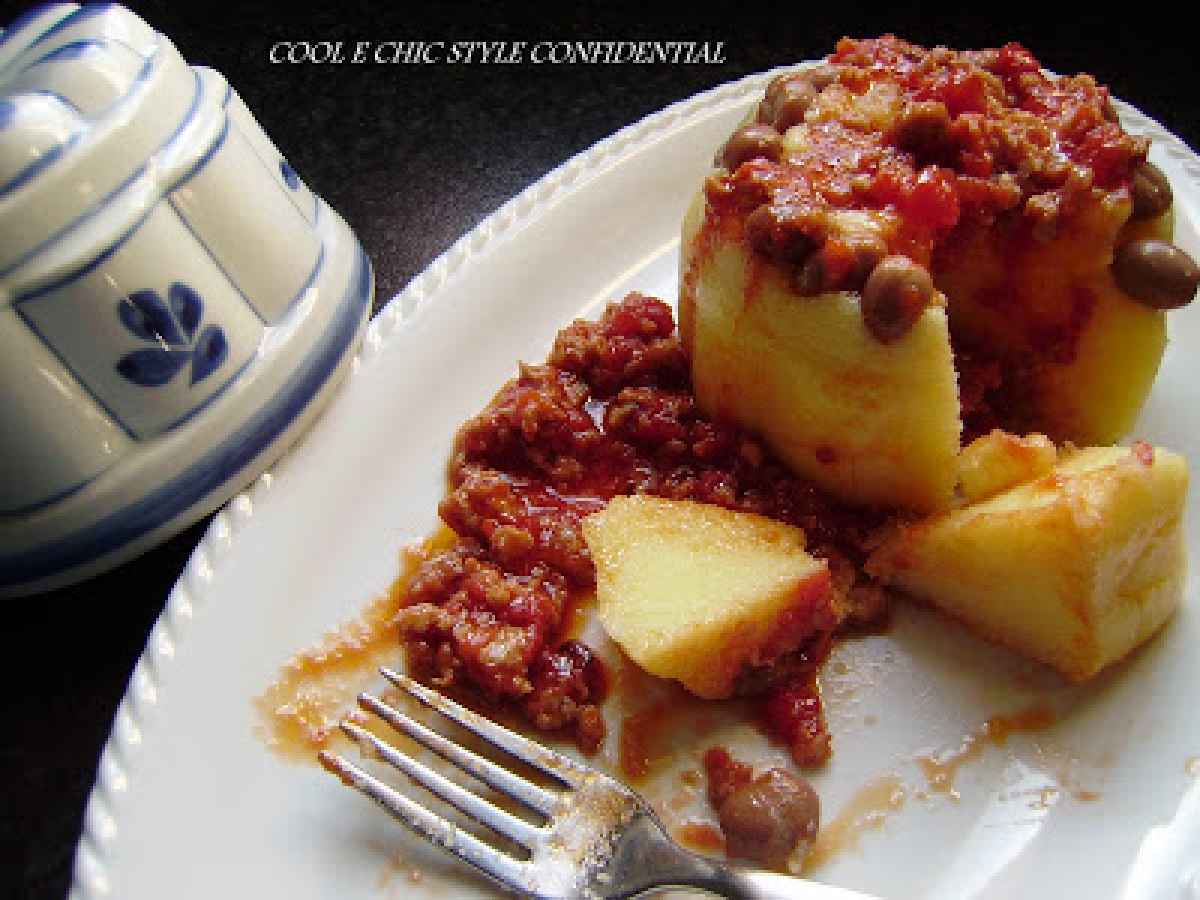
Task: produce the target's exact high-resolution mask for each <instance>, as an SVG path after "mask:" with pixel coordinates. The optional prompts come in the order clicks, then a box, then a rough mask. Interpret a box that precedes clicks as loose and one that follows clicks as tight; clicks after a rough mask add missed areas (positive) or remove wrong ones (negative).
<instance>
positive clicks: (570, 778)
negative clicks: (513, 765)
mask: <svg viewBox="0 0 1200 900" xmlns="http://www.w3.org/2000/svg"><path fill="white" fill-rule="evenodd" d="M379 671H380V672H381V673H383V677H384V678H386V679H387V680H388V681H390V682H391V683H392V684H394V685H395V686H396V687H398V688H400V689H401V690H402V691H404V692H406V693H408V694H410V695H411V696H413V697H415V698H416V699H418V700H420V701H421V702H422V703H424V704H425V705H426V706H428V707H430V708H431V709H436V710H437V711H438V712H440V713H441V714H442V715H443V716H445V717H446V718H447V719H450V720H451V721H452V722H457V723H458V724H459V725H461V726H463V728H466V729H467V730H468V731H470V732H471V733H472V734H475V735H478V736H479V737H481V738H483V739H484V740H485V741H487V742H488V743H490V744H492V745H493V746H496V747H499V748H500V749H501V750H504V751H507V752H508V753H511V754H512V755H513V756H515V757H516V758H517V759H519V760H521V761H522V762H525V763H528V764H529V765H531V766H533V767H534V768H535V769H539V770H541V771H542V772H545V773H546V774H547V775H549V776H551V777H552V778H556V779H558V780H559V781H561V782H562V783H563V784H565V785H567V786H569V787H578V786H579V785H580V784H581V783H582V782H583V781H584V780H586V779H587V778H588V777H589V776H593V775H597V774H598V773H597V772H596V771H595V770H594V769H592V768H590V767H589V766H585V765H583V764H582V763H577V762H575V760H573V759H571V758H570V757H567V756H564V755H563V754H561V753H559V752H557V751H555V750H551V749H550V748H549V747H543V746H542V745H541V744H538V743H536V742H535V741H531V740H529V739H528V738H526V737H522V736H521V735H519V734H517V733H516V732H515V731H509V730H508V729H507V728H505V727H504V726H503V725H497V724H496V723H495V722H493V721H491V720H490V719H485V718H484V717H483V716H481V715H479V713H476V712H472V711H471V710H469V709H467V708H466V707H465V706H461V705H460V704H458V703H455V702H454V701H453V700H451V699H449V698H447V697H443V696H442V695H441V694H439V693H438V692H437V691H432V690H430V689H429V688H427V687H425V686H424V685H423V684H419V683H418V682H416V681H414V680H413V679H411V678H409V677H408V676H407V675H401V674H400V673H399V672H393V671H392V670H391V669H388V668H386V667H384V668H381V669H380V670H379Z"/></svg>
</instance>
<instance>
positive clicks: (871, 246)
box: [796, 233, 887, 296]
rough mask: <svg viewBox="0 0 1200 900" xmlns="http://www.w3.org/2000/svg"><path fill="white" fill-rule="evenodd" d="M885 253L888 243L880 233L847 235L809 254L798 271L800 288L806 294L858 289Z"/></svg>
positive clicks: (798, 285) (797, 288)
mask: <svg viewBox="0 0 1200 900" xmlns="http://www.w3.org/2000/svg"><path fill="white" fill-rule="evenodd" d="M885 256H887V244H886V243H884V241H883V239H882V238H880V237H879V236H877V235H874V234H870V233H864V234H848V235H843V236H841V237H839V238H838V239H837V240H836V241H831V242H829V243H827V244H825V245H824V246H823V247H821V249H820V250H818V251H817V252H816V253H813V254H812V256H810V257H809V258H808V260H807V261H806V262H805V264H804V266H803V267H802V268H801V269H800V271H799V272H798V273H797V275H796V290H797V291H798V292H799V293H801V294H804V295H806V296H815V295H816V294H824V293H826V292H828V291H852V290H858V289H859V288H861V287H862V286H863V282H865V281H866V280H867V277H868V276H869V275H870V274H871V272H872V271H873V270H874V269H875V267H876V266H878V265H879V263H880V262H881V261H882V260H883V258H884V257H885Z"/></svg>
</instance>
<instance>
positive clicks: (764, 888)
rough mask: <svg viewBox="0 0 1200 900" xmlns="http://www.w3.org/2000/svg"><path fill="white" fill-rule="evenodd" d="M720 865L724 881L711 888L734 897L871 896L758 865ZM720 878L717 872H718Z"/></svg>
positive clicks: (850, 899) (849, 899)
mask: <svg viewBox="0 0 1200 900" xmlns="http://www.w3.org/2000/svg"><path fill="white" fill-rule="evenodd" d="M718 868H720V869H724V872H723V873H722V874H723V875H724V876H725V878H724V879H721V880H724V881H725V883H724V884H717V885H714V886H713V887H714V888H724V890H722V891H721V893H722V894H724V896H726V897H733V898H735V900H873V898H871V897H870V896H868V895H867V894H863V893H860V892H858V891H849V890H846V889H845V888H840V887H834V886H833V885H829V884H821V883H820V882H817V881H808V880H806V879H803V878H796V877H794V876H792V875H780V874H779V873H778V872H767V871H764V870H762V869H748V868H742V867H740V866H718ZM718 879H720V876H718Z"/></svg>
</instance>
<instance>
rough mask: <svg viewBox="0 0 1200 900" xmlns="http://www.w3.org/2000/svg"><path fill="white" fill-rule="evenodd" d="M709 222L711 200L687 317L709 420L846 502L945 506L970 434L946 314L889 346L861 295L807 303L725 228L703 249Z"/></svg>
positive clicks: (691, 255) (693, 219)
mask: <svg viewBox="0 0 1200 900" xmlns="http://www.w3.org/2000/svg"><path fill="white" fill-rule="evenodd" d="M703 219H704V197H703V195H701V196H699V197H698V198H697V200H696V202H695V203H694V204H693V206H692V208H691V210H690V212H689V213H688V215H687V217H686V219H685V221H684V229H683V254H682V267H683V268H682V277H681V282H682V286H681V291H680V304H679V320H680V332H681V334H682V335H683V340H684V343H685V346H686V348H687V350H688V353H689V356H690V359H691V367H692V381H693V385H694V388H695V393H696V400H697V402H698V403H699V404H700V408H701V409H702V410H703V411H704V412H705V414H707V415H709V416H712V417H715V418H720V419H726V420H729V421H733V422H736V423H737V424H739V425H741V426H742V427H743V428H747V429H750V430H751V431H753V432H755V433H757V434H759V435H761V436H762V438H763V439H764V440H765V441H766V443H767V444H768V445H770V447H771V449H772V450H774V451H775V453H776V454H777V455H778V456H779V457H780V458H782V459H783V461H784V462H785V463H787V465H788V466H789V467H790V468H791V469H792V470H793V471H794V472H796V473H798V474H800V475H803V476H804V477H806V478H808V479H810V480H812V481H814V482H815V483H816V484H818V485H820V486H821V487H823V488H825V489H826V490H828V491H830V492H831V493H833V494H835V495H836V496H838V497H841V498H842V499H844V500H848V501H850V502H853V503H861V504H866V505H879V506H894V507H901V508H905V509H913V510H918V511H932V510H936V509H942V508H945V507H946V506H948V505H949V503H950V500H951V497H952V495H953V492H954V485H955V481H956V465H955V458H956V457H957V456H958V449H959V434H960V432H961V430H962V425H961V423H960V421H959V407H958V383H957V377H956V375H955V371H954V360H953V355H952V353H951V350H950V336H949V330H948V325H947V318H946V311H945V309H943V308H942V307H941V306H937V305H933V306H930V307H929V308H927V309H926V310H925V311H924V312H923V313H922V314H921V317H920V318H919V319H918V320H917V322H916V325H915V326H914V327H913V328H912V330H911V331H909V332H908V333H907V334H906V335H904V336H903V337H901V338H900V339H899V340H896V341H894V342H892V343H889V344H882V343H880V342H879V341H878V340H876V339H875V338H874V337H873V336H872V335H871V334H870V332H869V331H868V330H867V328H866V326H865V325H864V324H863V318H862V312H861V310H860V308H859V297H858V294H857V293H852V292H834V293H828V294H822V295H819V296H815V297H807V296H801V295H800V294H798V293H797V292H796V291H795V290H794V289H793V288H792V286H791V285H790V283H789V282H788V280H787V278H786V277H785V275H784V274H783V272H782V271H781V270H780V269H779V267H776V266H773V265H769V264H764V263H763V262H762V261H760V260H757V259H752V258H751V257H752V254H753V251H752V250H751V249H750V248H749V246H748V245H747V244H746V242H744V241H735V240H728V239H726V238H725V237H724V236H723V235H721V234H720V233H719V232H718V233H715V234H712V235H709V236H707V237H706V238H705V240H704V241H703V246H701V241H700V240H699V238H700V230H701V225H702V223H703Z"/></svg>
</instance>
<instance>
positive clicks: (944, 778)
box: [917, 706, 1057, 799]
mask: <svg viewBox="0 0 1200 900" xmlns="http://www.w3.org/2000/svg"><path fill="white" fill-rule="evenodd" d="M1056 720H1057V716H1056V715H1055V713H1054V711H1053V710H1051V709H1050V708H1048V707H1045V706H1035V707H1032V708H1030V709H1027V710H1023V711H1021V712H1018V713H1014V714H1012V715H1002V716H993V717H992V718H990V719H988V720H987V721H986V722H984V723H983V724H982V725H981V726H979V728H977V729H975V730H974V731H972V732H970V733H969V734H966V735H964V736H963V738H962V740H961V741H960V742H959V745H958V746H957V747H955V748H953V749H951V750H949V751H947V752H943V753H938V754H929V755H924V756H919V757H917V764H918V765H919V766H920V767H921V771H922V772H923V773H924V775H925V780H926V781H927V782H928V786H929V790H930V791H932V792H934V793H937V794H947V795H949V796H950V797H951V798H953V799H958V796H959V794H958V791H957V790H956V789H955V787H954V781H955V778H956V777H957V776H958V772H959V770H960V769H961V768H962V767H963V766H964V765H966V764H967V763H969V762H971V761H972V760H976V759H979V758H980V757H981V756H982V755H983V752H984V750H986V749H987V746H988V745H989V744H991V745H992V746H995V747H1000V746H1003V745H1004V743H1005V742H1006V741H1007V740H1008V737H1009V735H1011V734H1016V733H1028V732H1036V731H1043V730H1045V729H1046V728H1048V727H1050V726H1051V725H1053V724H1054V722H1055V721H1056Z"/></svg>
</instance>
